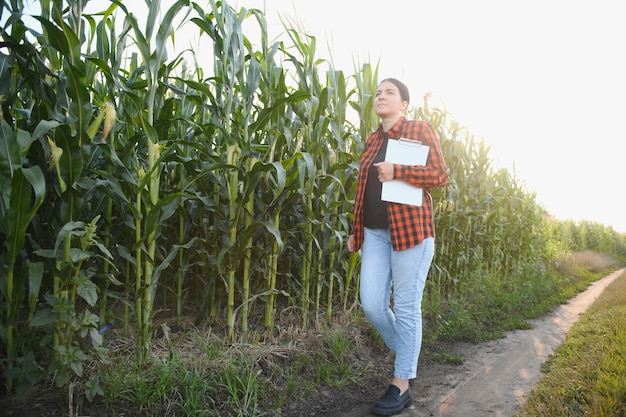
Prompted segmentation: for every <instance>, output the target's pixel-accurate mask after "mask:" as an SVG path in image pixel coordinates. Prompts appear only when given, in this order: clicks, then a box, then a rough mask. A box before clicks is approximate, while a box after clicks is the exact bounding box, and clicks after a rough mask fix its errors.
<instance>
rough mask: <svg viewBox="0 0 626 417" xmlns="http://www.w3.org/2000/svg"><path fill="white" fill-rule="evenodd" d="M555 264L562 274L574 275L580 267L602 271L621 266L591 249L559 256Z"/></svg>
mask: <svg viewBox="0 0 626 417" xmlns="http://www.w3.org/2000/svg"><path fill="white" fill-rule="evenodd" d="M557 264H558V270H559V272H560V273H562V274H564V275H576V274H578V272H579V271H580V269H581V268H582V269H584V270H586V271H589V272H591V273H598V272H602V273H603V272H606V271H611V270H615V269H618V268H620V267H621V266H623V263H621V262H619V261H617V260H615V259H614V258H611V257H610V256H608V255H605V254H602V253H598V252H595V251H591V250H585V251H582V252H573V253H570V254H568V255H566V256H563V257H562V258H560V259H559V260H558V261H557Z"/></svg>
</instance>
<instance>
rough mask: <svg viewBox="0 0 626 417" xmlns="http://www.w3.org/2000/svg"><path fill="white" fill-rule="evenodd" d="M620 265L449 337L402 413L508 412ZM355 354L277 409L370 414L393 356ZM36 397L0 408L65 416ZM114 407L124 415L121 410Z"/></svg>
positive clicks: (13, 414)
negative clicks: (540, 307) (560, 295)
mask: <svg viewBox="0 0 626 417" xmlns="http://www.w3.org/2000/svg"><path fill="white" fill-rule="evenodd" d="M623 272H624V269H622V270H619V271H617V272H615V273H613V274H610V275H608V276H606V277H604V278H603V279H601V280H599V281H596V282H595V283H594V284H592V285H591V286H590V287H589V288H588V289H587V290H586V291H585V292H583V293H581V294H579V295H578V296H577V297H575V298H573V299H572V300H570V301H569V302H568V303H567V304H564V305H562V306H560V307H558V308H557V309H555V310H554V311H553V312H552V313H550V314H548V315H545V316H543V317H541V318H539V319H536V320H532V321H530V324H531V328H530V329H529V330H517V331H513V332H508V333H507V334H506V335H505V337H503V338H501V339H498V340H492V341H488V342H484V343H480V344H471V343H456V344H454V345H452V346H449V348H448V350H449V354H450V355H459V356H460V357H462V358H463V363H462V364H461V365H453V364H437V363H426V364H420V368H419V372H418V375H417V379H416V381H415V384H414V386H413V389H412V391H413V405H412V406H410V407H409V408H407V409H405V410H404V411H403V412H402V413H401V414H399V415H400V416H404V417H417V416H420V417H424V416H429V417H485V416H490V417H511V416H513V414H514V412H515V410H516V409H517V408H518V407H519V406H520V405H521V404H523V402H524V399H525V396H526V395H527V394H528V392H529V391H530V389H531V388H532V386H533V385H534V384H535V383H536V382H537V381H538V380H539V379H540V377H541V367H542V364H543V363H544V362H545V361H546V359H547V358H548V357H549V356H550V355H551V354H552V353H553V352H554V351H555V350H556V349H557V348H558V346H559V345H560V344H561V343H562V341H563V339H564V338H565V336H566V334H567V332H568V331H569V329H570V328H571V327H572V325H574V324H575V323H576V321H577V320H578V318H579V317H580V315H581V314H583V313H584V312H585V311H586V310H587V308H588V307H589V306H591V304H593V302H594V301H595V300H596V298H597V297H598V296H599V295H600V294H601V293H602V291H603V290H604V289H605V288H606V286H607V285H609V284H610V283H611V282H612V281H613V280H614V279H615V278H617V277H618V276H619V275H620V274H621V273H623ZM358 355H360V358H358V360H360V361H368V362H369V363H370V364H371V369H373V370H375V372H370V373H368V374H367V375H363V379H362V380H361V381H359V383H358V384H356V385H354V386H352V387H349V388H348V389H332V388H327V389H324V390H322V391H317V392H315V393H312V394H310V395H308V396H306V397H305V398H301V399H297V400H294V401H291V402H290V404H289V405H288V406H285V407H284V408H283V409H282V410H281V413H280V415H281V416H282V417H309V416H318V417H369V416H373V414H371V412H370V409H371V406H372V404H373V402H375V400H376V399H377V398H378V397H379V396H380V395H381V394H382V393H383V392H384V390H385V389H386V387H387V384H388V383H389V375H391V372H392V369H393V363H392V358H391V357H390V355H388V354H387V353H386V351H385V349H376V348H375V347H374V348H372V347H369V346H367V347H363V349H361V350H360V351H359V353H358ZM45 398H47V396H46V395H42V396H41V397H40V400H39V401H34V402H31V403H29V404H27V405H24V404H23V405H22V407H19V408H20V410H16V409H12V408H9V409H7V408H6V407H5V408H2V405H1V404H0V416H5V415H6V416H9V417H35V416H40V417H47V416H67V415H68V410H67V406H65V407H63V406H62V405H59V403H58V402H54V401H46V400H45ZM80 415H81V416H84V417H88V416H89V417H104V416H106V415H107V414H106V413H103V411H102V410H101V409H100V410H96V409H93V410H82V412H81V414H80ZM118 415H125V416H131V415H132V414H128V413H123V414H118Z"/></svg>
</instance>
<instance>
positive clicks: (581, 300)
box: [343, 269, 624, 417]
mask: <svg viewBox="0 0 626 417" xmlns="http://www.w3.org/2000/svg"><path fill="white" fill-rule="evenodd" d="M622 272H624V269H622V270H620V271H617V272H614V273H613V274H611V275H608V276H606V277H604V278H602V279H601V280H599V281H597V282H595V283H594V284H592V285H591V286H590V287H589V288H588V289H587V290H586V291H585V292H583V293H581V294H579V295H578V296H577V297H575V298H573V299H571V300H570V301H569V302H568V303H567V304H564V305H562V306H560V307H559V308H557V309H556V310H555V311H554V312H552V313H550V314H548V315H546V316H543V317H541V318H539V319H536V320H532V321H531V322H530V323H531V325H532V328H531V329H530V330H517V331H514V332H509V333H507V335H506V337H505V338H503V339H499V340H494V341H490V342H486V343H482V344H479V345H472V344H461V345H459V346H457V348H456V350H455V351H454V352H452V353H460V354H461V355H462V357H463V358H464V360H465V361H464V363H463V365H460V366H454V365H424V366H421V367H420V371H419V375H418V378H417V380H416V383H415V386H414V387H413V405H412V406H411V407H409V408H407V409H406V410H405V411H404V412H403V413H402V414H400V416H404V417H417V416H420V417H422V416H433V417H486V416H488V417H510V416H512V415H513V413H514V411H515V409H516V408H517V407H518V405H520V404H521V403H522V402H523V401H524V397H525V395H526V394H527V393H528V392H529V390H530V389H531V388H532V386H533V385H534V384H535V383H536V382H537V381H538V380H539V378H540V377H541V373H540V368H541V365H542V364H543V363H544V362H545V361H546V359H547V358H548V356H549V355H550V354H552V353H553V352H554V351H555V350H556V349H557V348H558V347H559V346H560V345H561V343H562V342H563V339H564V338H565V335H566V334H567V332H568V331H569V329H570V328H571V327H572V325H574V323H576V321H578V318H579V317H580V315H581V314H582V313H584V312H585V311H586V310H587V308H589V306H591V304H593V302H594V301H595V300H596V298H597V297H598V296H599V295H600V294H601V293H602V291H603V290H604V289H605V288H606V286H607V285H609V284H610V283H611V282H612V281H613V280H614V279H615V278H617V277H618V276H619V275H620V274H621V273H622ZM373 400H375V399H373ZM370 408H371V404H370V402H367V401H366V402H365V404H364V405H363V406H360V407H359V408H357V409H354V410H352V411H351V412H349V413H346V414H345V415H344V416H343V417H366V416H372V414H371V413H370Z"/></svg>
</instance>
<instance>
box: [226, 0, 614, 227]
mask: <svg viewBox="0 0 626 417" xmlns="http://www.w3.org/2000/svg"><path fill="white" fill-rule="evenodd" d="M621 3H622V2H621V1H620V0H593V1H579V0H573V1H562V0H526V1H504V0H473V1H467V0H437V1H434V0H433V1H423V0H412V1H407V0H385V1H368V0H315V1H308V0H307V1H304V0H268V1H267V2H264V1H263V0H238V1H234V0H233V1H231V5H233V6H234V7H235V8H238V7H246V8H259V9H262V10H265V15H266V18H267V20H268V24H269V31H270V36H271V35H272V34H274V35H278V34H279V33H280V32H281V31H283V29H282V27H281V26H280V23H279V20H278V18H277V16H278V14H280V15H281V16H283V18H288V19H290V20H291V21H294V22H297V23H298V24H299V26H300V27H302V29H304V30H305V31H306V32H307V33H309V34H311V35H313V36H315V37H316V38H317V45H318V54H319V56H320V57H321V58H330V57H332V59H333V63H334V67H335V68H336V69H340V70H343V71H344V73H345V74H354V62H359V63H363V62H371V63H376V62H377V61H379V60H380V66H379V77H380V78H381V79H382V78H385V77H396V78H399V79H401V80H403V81H405V83H406V84H407V85H408V86H409V89H410V91H411V97H412V99H413V103H415V104H416V105H417V104H421V103H422V97H423V96H424V94H426V93H427V92H431V93H432V98H431V100H430V105H431V106H435V107H439V108H445V109H446V110H447V111H448V112H449V113H450V114H451V115H450V118H452V119H454V120H456V121H458V122H459V123H460V124H461V125H463V126H466V127H467V128H468V130H469V131H470V132H471V133H472V134H473V135H474V136H475V138H476V139H478V140H480V139H482V140H484V141H485V143H486V144H487V145H488V146H490V147H491V155H492V157H493V159H494V163H495V165H496V166H497V167H501V168H506V169H508V170H509V171H511V172H512V173H514V174H515V175H516V177H517V178H518V179H520V180H521V181H522V182H523V183H524V184H525V186H526V188H527V190H528V191H529V192H534V193H536V196H537V202H538V203H539V204H541V205H542V206H543V207H544V208H545V209H546V210H547V211H548V212H549V213H551V214H552V215H554V216H556V217H557V218H558V219H560V220H566V219H572V220H575V221H580V220H589V221H595V222H598V223H601V224H604V225H607V226H611V227H613V228H614V229H615V230H616V231H618V232H624V233H626V215H624V213H625V212H626V210H625V208H626V207H625V206H626V184H625V183H626V131H625V129H624V127H623V121H624V119H626V59H624V58H623V54H624V47H625V46H626V25H625V24H624V23H623V16H624V15H623V11H622V10H623V5H622V4H621Z"/></svg>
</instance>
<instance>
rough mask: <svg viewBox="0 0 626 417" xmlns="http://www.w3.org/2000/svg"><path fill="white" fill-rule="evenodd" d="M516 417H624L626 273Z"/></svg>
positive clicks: (576, 330)
mask: <svg viewBox="0 0 626 417" xmlns="http://www.w3.org/2000/svg"><path fill="white" fill-rule="evenodd" d="M543 371H544V372H545V376H544V377H543V378H542V379H541V381H540V382H539V383H538V384H537V385H536V386H535V387H534V388H533V390H532V391H531V393H530V395H529V397H528V398H527V401H526V404H525V406H524V407H523V408H522V409H521V410H520V411H518V412H517V413H516V414H515V416H516V417H535V416H551V417H559V416H568V417H576V416H591V417H605V416H626V273H622V274H621V275H620V276H619V277H618V278H617V279H616V280H615V281H613V283H611V285H609V286H608V287H607V289H606V290H605V291H604V292H603V293H602V295H601V296H600V297H599V298H598V300H596V302H595V303H594V304H593V306H592V307H590V308H589V310H588V311H587V312H586V313H585V314H584V315H583V317H581V319H580V320H579V321H578V322H577V323H576V324H575V325H574V327H573V328H572V329H571V331H570V332H569V333H568V335H567V337H566V339H565V341H564V343H563V344H562V345H561V346H560V347H559V348H558V349H557V351H556V352H555V354H554V355H552V356H551V357H550V359H549V360H548V361H547V362H546V364H545V365H544V368H543Z"/></svg>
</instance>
